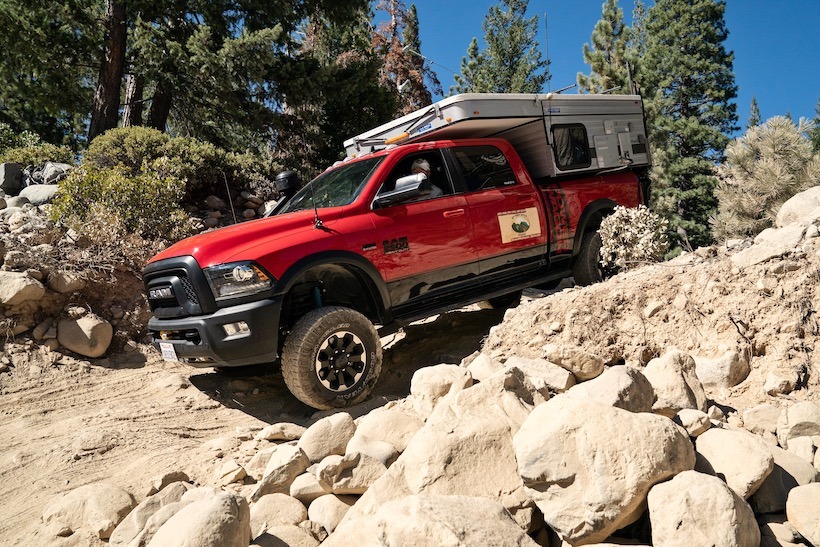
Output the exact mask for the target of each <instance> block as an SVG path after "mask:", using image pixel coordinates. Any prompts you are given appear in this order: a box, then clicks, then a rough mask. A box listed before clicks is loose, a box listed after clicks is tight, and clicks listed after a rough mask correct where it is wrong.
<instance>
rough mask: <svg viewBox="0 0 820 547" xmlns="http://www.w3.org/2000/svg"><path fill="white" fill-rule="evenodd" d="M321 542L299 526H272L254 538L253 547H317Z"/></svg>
mask: <svg viewBox="0 0 820 547" xmlns="http://www.w3.org/2000/svg"><path fill="white" fill-rule="evenodd" d="M317 545H319V541H318V540H316V539H315V538H314V537H313V536H311V535H310V534H309V533H307V532H306V531H305V530H303V529H302V528H300V527H299V526H294V525H292V524H280V525H278V526H271V527H270V528H268V529H267V530H266V531H265V532H264V533H262V534H260V535H258V536H257V537H256V538H254V540H253V543H252V544H251V546H252V547H316V546H317Z"/></svg>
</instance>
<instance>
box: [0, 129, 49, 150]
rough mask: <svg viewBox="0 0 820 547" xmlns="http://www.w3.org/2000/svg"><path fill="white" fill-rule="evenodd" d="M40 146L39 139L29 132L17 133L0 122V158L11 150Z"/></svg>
mask: <svg viewBox="0 0 820 547" xmlns="http://www.w3.org/2000/svg"><path fill="white" fill-rule="evenodd" d="M38 144H41V141H40V137H39V136H38V135H37V134H36V133H32V132H31V131H23V132H22V133H17V132H16V131H14V130H13V129H12V128H11V126H10V125H9V124H7V123H2V122H0V156H3V155H4V154H5V153H6V151H7V150H9V149H11V148H25V147H28V146H36V145H38Z"/></svg>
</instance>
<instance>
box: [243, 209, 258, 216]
mask: <svg viewBox="0 0 820 547" xmlns="http://www.w3.org/2000/svg"><path fill="white" fill-rule="evenodd" d="M242 216H243V217H245V218H254V217H255V216H256V211H254V210H253V209H245V210H244V211H242Z"/></svg>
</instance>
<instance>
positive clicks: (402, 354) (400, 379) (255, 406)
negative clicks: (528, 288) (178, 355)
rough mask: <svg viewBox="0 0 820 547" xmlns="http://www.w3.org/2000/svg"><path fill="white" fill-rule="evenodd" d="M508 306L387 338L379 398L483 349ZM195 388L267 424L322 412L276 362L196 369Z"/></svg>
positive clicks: (465, 312) (398, 393) (402, 391)
mask: <svg viewBox="0 0 820 547" xmlns="http://www.w3.org/2000/svg"><path fill="white" fill-rule="evenodd" d="M503 317H504V311H503V310H480V309H477V308H475V307H470V308H464V309H461V310H456V311H452V312H449V313H445V314H441V315H438V316H433V317H431V318H428V319H425V320H423V321H419V322H416V323H413V324H411V325H408V326H406V327H405V328H404V329H402V330H401V331H399V332H397V333H395V334H392V335H390V336H386V337H385V338H383V339H382V344H383V345H384V355H383V362H382V372H381V376H380V378H379V381H378V383H377V384H376V388H375V389H374V391H373V395H372V398H374V399H382V400H385V399H398V398H401V397H406V396H407V395H408V394H409V393H410V380H411V379H412V377H413V373H415V372H416V370H418V369H420V368H422V367H426V366H430V365H437V364H441V363H451V364H458V363H459V362H461V360H462V359H463V358H465V357H467V356H468V355H470V354H472V353H473V352H475V351H477V350H478V349H480V347H481V344H482V342H483V340H484V338H485V337H486V336H487V334H488V333H489V331H490V328H492V327H493V326H494V325H497V324H498V323H500V322H501V320H502V319H503ZM190 380H191V383H192V384H193V386H194V387H196V388H197V389H199V390H200V391H201V392H202V393H204V394H206V395H207V396H208V397H210V398H211V399H213V400H215V401H218V402H219V403H220V404H222V405H224V406H226V407H228V408H234V409H237V410H240V411H242V412H245V413H247V414H248V415H250V416H253V417H255V418H257V419H259V420H261V421H263V422H266V423H270V424H273V423H277V422H283V421H290V422H294V423H298V424H306V423H309V422H310V421H311V417H312V416H313V414H314V413H315V412H316V411H315V410H314V409H312V408H310V407H308V406H307V405H304V404H302V403H301V402H300V401H298V400H297V399H296V398H295V397H293V395H291V394H290V392H289V391H288V389H287V387H286V386H285V382H284V380H283V378H282V373H281V371H280V370H279V367H278V366H277V365H275V364H272V363H271V364H266V365H256V366H253V367H242V368H239V369H228V370H214V369H203V370H202V371H195V372H194V373H193V374H192V375H191V377H190Z"/></svg>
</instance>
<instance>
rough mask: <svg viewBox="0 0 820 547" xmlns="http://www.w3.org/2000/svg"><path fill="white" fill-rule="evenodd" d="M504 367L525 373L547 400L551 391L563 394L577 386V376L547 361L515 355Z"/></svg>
mask: <svg viewBox="0 0 820 547" xmlns="http://www.w3.org/2000/svg"><path fill="white" fill-rule="evenodd" d="M504 365H505V368H508V367H515V368H518V369H520V370H521V371H522V372H524V374H526V375H527V378H529V380H530V382H532V384H533V385H534V386H535V387H536V388H537V389H538V391H540V392H541V393H542V394H543V395H544V396H545V397H546V398H549V393H550V391H552V392H555V393H563V392H564V391H567V390H568V389H569V388H571V387H572V386H574V385H575V376H573V374H572V373H571V372H570V371H568V370H567V369H565V368H563V367H560V366H558V365H556V364H555V363H550V362H549V361H547V360H546V359H529V358H527V357H519V356H517V355H513V356H512V357H510V358H509V359H507V362H506V363H504Z"/></svg>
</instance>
